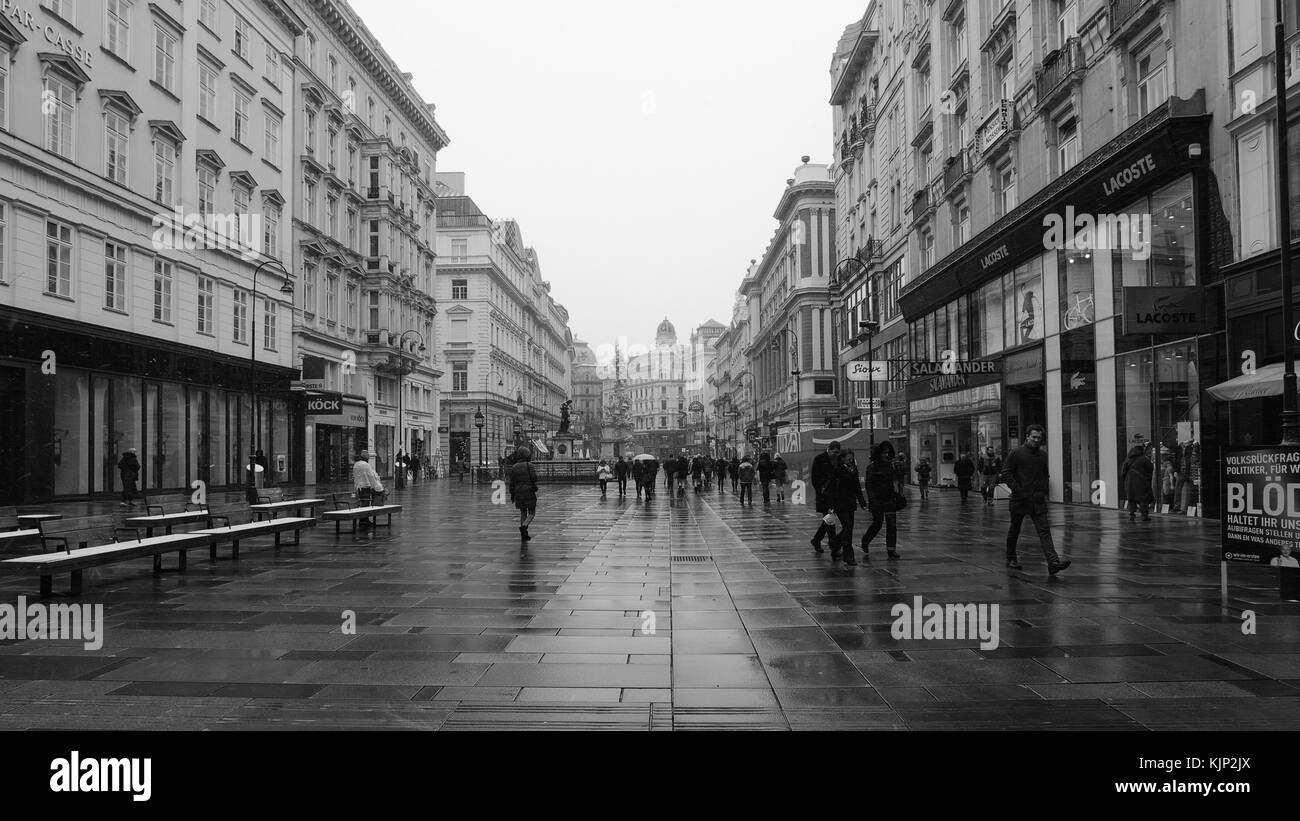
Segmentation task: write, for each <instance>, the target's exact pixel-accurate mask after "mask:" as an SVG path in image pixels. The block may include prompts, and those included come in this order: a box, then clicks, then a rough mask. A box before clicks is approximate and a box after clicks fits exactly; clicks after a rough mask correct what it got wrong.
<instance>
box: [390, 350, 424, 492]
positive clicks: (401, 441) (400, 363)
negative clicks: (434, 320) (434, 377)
mask: <svg viewBox="0 0 1300 821" xmlns="http://www.w3.org/2000/svg"><path fill="white" fill-rule="evenodd" d="M407 334H415V335H416V336H418V337H419V338H420V347H419V352H420V353H424V352H425V351H426V350H427V348H425V347H424V335H423V334H421V333H420V332H419V331H403V332H402V335H401V336H400V337H398V338H397V347H398V348H399V349H401V350H403V351H405V350H406V335H407ZM412 369H414V367H412ZM405 394H406V357H404V356H402V355H401V354H400V353H399V354H398V359H397V449H398V450H406V428H405V427H403V425H402V400H403V398H404V396H405ZM407 455H408V456H409V455H410V451H407ZM399 471H400V472H401V478H400V479H398V476H399ZM405 471H406V469H405V467H403V466H400V465H396V464H395V465H394V466H393V478H394V480H396V484H397V486H398V487H406V476H405Z"/></svg>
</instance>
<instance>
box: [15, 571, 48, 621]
mask: <svg viewBox="0 0 1300 821" xmlns="http://www.w3.org/2000/svg"><path fill="white" fill-rule="evenodd" d="M53 595H54V577H53V576H41V598H42V599H48V598H50V597H51V596H53ZM23 618H26V616H23Z"/></svg>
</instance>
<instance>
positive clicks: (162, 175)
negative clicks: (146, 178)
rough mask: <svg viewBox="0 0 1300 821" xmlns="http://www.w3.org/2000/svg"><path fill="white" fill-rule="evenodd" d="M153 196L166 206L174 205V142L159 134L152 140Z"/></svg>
mask: <svg viewBox="0 0 1300 821" xmlns="http://www.w3.org/2000/svg"><path fill="white" fill-rule="evenodd" d="M153 177H154V186H153V198H154V199H155V200H157V201H158V202H160V203H162V204H163V205H166V206H171V205H174V204H175V202H176V199H175V190H176V144H175V143H173V142H172V141H171V140H170V139H168V138H166V137H164V136H163V135H161V134H156V135H154V140H153Z"/></svg>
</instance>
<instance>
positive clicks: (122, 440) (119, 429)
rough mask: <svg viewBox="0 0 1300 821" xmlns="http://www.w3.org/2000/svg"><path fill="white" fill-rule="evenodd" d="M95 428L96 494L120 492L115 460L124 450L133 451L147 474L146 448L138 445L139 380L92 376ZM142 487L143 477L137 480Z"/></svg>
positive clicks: (120, 481)
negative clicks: (96, 450)
mask: <svg viewBox="0 0 1300 821" xmlns="http://www.w3.org/2000/svg"><path fill="white" fill-rule="evenodd" d="M94 386H95V387H94V397H95V424H96V426H97V427H98V428H99V435H98V437H97V439H98V459H99V482H98V483H97V487H96V488H95V489H96V490H107V491H113V492H115V493H120V492H121V491H122V480H121V477H120V476H119V474H118V470H117V460H118V459H119V458H120V457H121V456H122V454H124V453H126V449H127V448H135V449H136V456H137V458H139V460H140V466H141V469H142V470H148V464H149V463H148V461H147V453H146V448H145V447H144V443H143V442H142V441H141V421H142V418H143V417H142V413H141V393H140V390H141V386H140V380H139V379H132V378H130V377H123V376H96V377H95V381H94ZM140 478H141V481H142V484H141V486H143V480H144V479H145V477H144V476H141V477H140Z"/></svg>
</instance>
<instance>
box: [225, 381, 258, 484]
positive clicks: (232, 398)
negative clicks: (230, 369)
mask: <svg viewBox="0 0 1300 821" xmlns="http://www.w3.org/2000/svg"><path fill="white" fill-rule="evenodd" d="M227 397H228V399H227V401H228V402H229V404H230V412H229V417H230V427H229V428H228V430H229V431H230V450H229V459H230V461H229V465H230V479H231V484H235V483H239V484H244V483H245V482H247V481H248V473H247V471H248V456H249V454H250V453H252V452H253V448H254V445H253V398H252V397H251V396H250V395H249V394H246V393H233V392H232V393H230V394H228V395H227Z"/></svg>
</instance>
